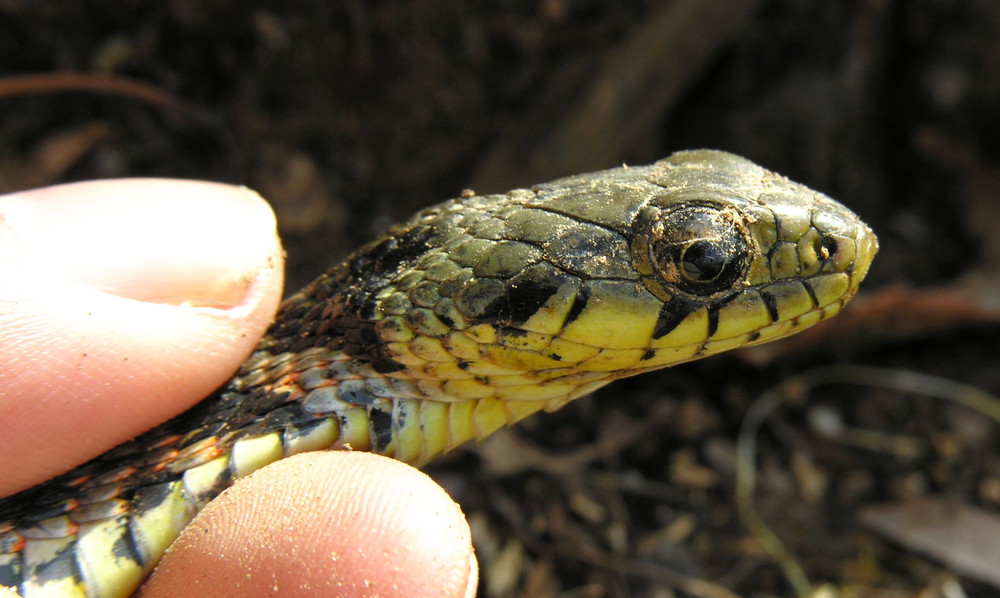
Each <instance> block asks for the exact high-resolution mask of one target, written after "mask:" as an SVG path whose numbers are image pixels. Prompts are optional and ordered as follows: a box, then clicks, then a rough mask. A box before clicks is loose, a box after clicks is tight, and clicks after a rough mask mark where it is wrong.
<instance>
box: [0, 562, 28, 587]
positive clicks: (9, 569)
mask: <svg viewBox="0 0 1000 598" xmlns="http://www.w3.org/2000/svg"><path fill="white" fill-rule="evenodd" d="M21 578H22V575H21V559H11V560H9V561H7V562H6V563H0V586H5V587H8V588H14V589H15V590H19V589H20V590H23V588H19V587H18V586H20V584H21Z"/></svg>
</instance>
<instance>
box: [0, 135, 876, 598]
mask: <svg viewBox="0 0 1000 598" xmlns="http://www.w3.org/2000/svg"><path fill="white" fill-rule="evenodd" d="M877 250H878V242H877V239H876V237H875V235H874V233H873V232H872V231H871V229H870V228H869V227H868V226H867V225H866V224H865V223H864V222H862V221H861V219H859V218H858V216H856V215H855V214H854V213H852V212H851V211H850V210H848V209H847V208H845V207H844V206H843V205H841V204H839V203H837V202H836V201H834V200H833V199H831V198H829V197H827V196H826V195H824V194H822V193H819V192H817V191H813V190H811V189H809V188H808V187H806V186H804V185H801V184H798V183H795V182H792V181H790V180H789V179H787V178H785V177H783V176H781V175H778V174H776V173H774V172H771V171H768V170H766V169H764V168H762V167H760V166H757V165H756V164H754V163H753V162H751V161H749V160H747V159H744V158H742V157H739V156H736V155H733V154H730V153H726V152H721V151H713V150H693V151H682V152H677V153H674V154H672V155H671V156H669V157H667V158H665V159H663V160H660V161H658V162H656V163H654V164H652V165H649V166H641V167H634V166H623V167H620V168H614V169H610V170H603V171H599V172H593V173H588V174H580V175H573V176H569V177H565V178H560V179H557V180H555V181H552V182H549V183H545V184H540V185H536V186H533V187H531V188H522V189H516V190H513V191H509V192H507V193H503V194H489V195H477V194H475V193H473V192H463V193H462V195H461V197H458V198H456V199H452V200H449V201H446V202H444V203H440V204H437V205H434V206H432V207H429V208H426V209H424V210H422V211H420V212H418V213H417V214H416V215H414V216H413V217H412V218H410V219H409V220H407V221H405V222H403V223H400V224H396V225H394V226H391V227H390V228H388V229H387V230H386V231H385V232H384V233H383V234H382V235H381V236H380V237H378V238H377V239H376V240H375V241H373V242H371V243H369V244H367V245H365V246H363V247H361V248H360V249H358V250H357V251H355V252H354V253H353V254H351V255H350V256H349V257H347V258H346V259H345V260H344V261H343V262H342V263H340V264H339V265H336V266H334V267H333V268H331V269H330V270H328V271H327V272H326V273H325V274H323V275H321V276H320V277H319V278H318V279H317V280H315V281H314V282H312V283H311V284H309V285H308V286H307V287H305V288H304V289H303V290H301V291H300V292H298V293H297V294H295V295H293V296H291V297H290V298H288V299H287V300H286V301H285V302H284V303H283V305H282V307H281V308H280V310H279V312H278V315H277V316H276V318H275V321H274V323H273V324H272V325H271V326H270V328H269V330H268V332H267V333H266V335H265V336H264V338H263V340H261V341H260V344H259V345H258V346H257V348H256V349H255V350H254V352H253V353H252V354H251V355H250V357H249V358H248V359H247V361H246V362H245V363H244V364H243V365H242V366H241V367H240V369H239V370H238V371H237V373H236V374H235V375H234V376H233V377H232V378H231V379H230V380H229V382H227V383H226V384H225V385H224V386H222V387H221V388H220V389H219V390H217V391H216V392H215V393H213V394H212V395H210V396H209V397H208V398H206V399H204V400H203V401H201V402H200V403H198V404H197V405H195V406H194V407H192V408H191V409H189V410H188V411H186V412H185V413H182V414H181V415H179V416H177V417H176V418H174V419H172V420H170V421H168V422H166V423H164V424H162V425H160V426H159V427H156V428H154V429H153V430H151V431H149V432H146V433H145V434H143V435H141V436H139V437H137V438H135V439H133V440H130V441H128V442H126V443H125V444H122V445H120V446H118V447H116V448H114V449H112V450H110V451H108V452H107V453H105V454H103V455H101V456H99V457H97V458H95V459H93V460H92V461H90V462H87V463H85V464H83V465H81V466H79V467H77V468H75V469H73V470H71V471H69V472H68V473H65V474H63V475H60V476H58V477H56V478H53V479H51V480H49V481H47V482H44V483H42V484H40V485H38V486H35V487H33V488H30V489H28V490H25V491H22V492H20V493H18V494H15V495H13V496H10V497H7V498H5V499H2V500H0V585H5V586H9V587H13V588H14V589H16V590H17V591H18V592H19V593H20V594H21V596H23V597H24V598H40V597H46V598H51V597H87V598H117V597H123V596H128V595H130V594H131V593H132V592H133V591H134V590H135V589H136V588H137V587H138V586H139V585H140V584H141V583H142V581H143V580H144V579H145V578H146V577H147V575H148V574H149V573H150V572H151V570H152V568H153V567H154V566H155V565H156V563H157V561H158V560H159V559H160V558H161V556H162V555H163V553H164V552H165V550H166V549H167V548H168V547H169V545H170V544H171V543H172V542H173V541H174V539H176V538H177V536H178V535H179V534H180V532H181V530H182V529H183V528H184V527H185V526H186V525H187V523H188V522H190V521H191V520H192V519H193V518H194V516H195V515H196V514H197V513H198V512H199V510H200V509H201V508H202V507H203V506H204V505H205V504H207V503H208V502H209V501H210V500H212V499H213V498H214V497H215V496H217V495H218V494H220V493H221V492H222V491H223V490H224V489H225V488H227V487H228V486H229V485H231V484H232V483H233V482H234V481H235V480H237V479H239V478H242V477H244V476H247V475H248V474H250V473H251V472H253V471H255V470H258V469H260V468H261V467H264V466H266V465H268V464H270V463H272V462H274V461H277V460H279V459H282V458H285V457H288V456H291V455H294V454H298V453H302V452H306V451H316V450H327V449H339V450H355V451H371V452H374V453H379V454H382V455H386V456H390V457H393V458H396V459H399V460H401V461H404V462H407V463H410V464H413V465H417V466H419V465H422V464H424V463H427V462H428V461H429V460H431V459H433V458H434V457H435V456H437V455H440V454H442V453H444V452H447V451H449V450H450V449H453V448H455V447H457V446H458V445H460V444H462V443H464V442H466V441H468V440H471V439H479V440H481V439H483V438H485V437H487V436H489V435H490V434H491V433H493V432H494V431H496V430H497V429H499V428H501V427H503V426H505V425H509V424H512V423H514V422H517V421H519V420H521V419H523V418H525V417H527V416H529V415H531V414H533V413H536V412H538V411H542V410H545V411H554V410H556V409H559V408H560V407H562V406H563V405H565V404H566V403H568V402H569V401H572V400H574V399H576V398H578V397H581V396H584V395H586V394H588V393H590V392H592V391H594V390H595V389H597V388H599V387H601V386H603V385H605V384H608V383H609V382H612V381H614V380H617V379H620V378H625V377H628V376H633V375H636V374H640V373H643V372H649V371H652V370H657V369H660V368H664V367H667V366H672V365H675V364H679V363H682V362H687V361H691V360H695V359H700V358H702V357H707V356H710V355H714V354H716V353H720V352H722V351H727V350H730V349H735V348H739V347H747V346H750V345H756V344H760V343H765V342H769V341H772V340H775V339H779V338H782V337H786V336H788V335H790V334H793V333H796V332H798V331H800V330H803V329H806V328H808V327H810V326H812V325H814V324H816V323H817V322H820V321H822V320H825V319H827V318H829V317H831V316H833V315H835V314H836V313H838V312H840V311H841V310H842V309H843V307H844V306H845V305H846V304H847V302H848V301H850V299H851V298H852V297H853V296H854V295H855V294H856V292H857V290H858V286H859V284H860V283H861V280H862V279H863V278H864V277H865V275H866V273H867V272H868V269H869V266H870V265H871V263H872V259H873V257H874V255H875V253H876V252H877Z"/></svg>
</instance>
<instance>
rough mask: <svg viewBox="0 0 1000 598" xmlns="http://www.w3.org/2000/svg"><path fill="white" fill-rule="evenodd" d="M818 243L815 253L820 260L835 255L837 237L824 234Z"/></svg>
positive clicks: (837, 247) (837, 246)
mask: <svg viewBox="0 0 1000 598" xmlns="http://www.w3.org/2000/svg"><path fill="white" fill-rule="evenodd" d="M818 245H819V246H818V247H817V248H816V255H817V256H819V258H820V259H822V260H828V259H830V258H832V257H833V256H835V255H837V250H838V249H839V248H840V247H839V245H838V243H837V239H836V238H835V237H831V236H824V237H823V240H822V241H820V242H819V243H818Z"/></svg>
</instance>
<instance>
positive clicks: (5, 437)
mask: <svg viewBox="0 0 1000 598" xmlns="http://www.w3.org/2000/svg"><path fill="white" fill-rule="evenodd" d="M282 266H283V263H282V254H281V249H280V244H279V241H278V240H277V237H276V233H275V224H274V216H273V214H272V213H271V211H270V209H269V208H268V206H267V204H266V203H265V202H264V201H263V200H261V199H260V198H259V196H257V195H256V194H255V193H253V192H251V191H249V190H247V189H243V188H237V187H230V186H226V185H220V184H212V183H198V182H191V181H171V180H120V181H101V182H90V183H78V184H73V185H64V186H59V187H51V188H47V189H40V190H37V191H32V192H25V193H17V194H13V195H7V196H3V197H0V363H2V364H3V367H2V368H0V463H4V475H3V476H0V495H3V494H7V493H10V492H13V491H16V490H18V489H22V488H24V487H27V486H31V485H33V484H35V483H38V482H40V481H42V480H44V479H46V478H49V477H51V476H52V475H55V474H58V473H61V472H63V471H65V470H67V469H69V468H70V467H72V466H73V465H75V464H77V463H79V462H81V461H84V460H86V459H88V458H90V457H93V456H96V455H97V454H100V453H101V452H103V451H104V450H107V449H109V448H111V447H113V446H114V445H116V444H119V443H120V442H122V441H124V440H126V439H128V438H131V437H133V436H135V435H136V434H138V433H140V432H142V431H143V430H145V429H147V428H150V427H152V426H154V425H156V424H157V423H159V422H162V421H164V420H166V419H168V418H169V417H171V416H172V415H175V414H176V413H179V412H180V411H182V410H183V409H185V408H186V407H188V406H190V405H191V404H193V403H194V402H196V401H198V400H199V399H201V398H203V397H204V396H205V395H207V394H208V393H210V392H211V391H212V390H214V389H215V388H216V387H218V386H219V385H220V384H221V383H222V382H224V381H225V379H226V378H227V377H228V376H229V375H230V374H231V373H232V372H233V371H234V370H235V369H236V368H237V367H238V365H239V364H240V363H241V362H242V361H243V360H244V359H245V358H246V356H247V355H248V354H249V352H250V351H251V350H252V348H253V346H254V344H255V343H256V340H257V338H258V337H259V336H260V335H262V334H263V331H264V330H265V329H266V326H267V323H268V322H269V321H270V320H271V318H272V317H273V314H274V311H275V309H276V307H277V304H278V302H279V300H280V294H281V282H282Z"/></svg>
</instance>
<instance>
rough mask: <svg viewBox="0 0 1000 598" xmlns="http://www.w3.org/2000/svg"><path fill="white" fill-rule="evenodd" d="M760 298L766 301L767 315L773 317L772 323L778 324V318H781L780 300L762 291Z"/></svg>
mask: <svg viewBox="0 0 1000 598" xmlns="http://www.w3.org/2000/svg"><path fill="white" fill-rule="evenodd" d="M760 298H761V299H763V300H764V305H766V306H767V315H768V316H770V317H771V321H772V322H777V321H778V318H779V317H781V316H780V315H779V313H778V300H777V299H776V298H775V297H774V295H772V294H771V293H768V292H767V291H761V292H760Z"/></svg>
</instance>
